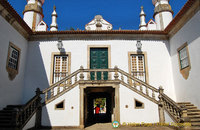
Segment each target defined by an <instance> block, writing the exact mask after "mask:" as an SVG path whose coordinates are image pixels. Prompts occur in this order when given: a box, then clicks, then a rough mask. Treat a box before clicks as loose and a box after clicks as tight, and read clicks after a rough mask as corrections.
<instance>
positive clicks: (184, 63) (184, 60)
mask: <svg viewBox="0 0 200 130" xmlns="http://www.w3.org/2000/svg"><path fill="white" fill-rule="evenodd" d="M186 47H187V46H184V47H183V48H181V49H180V50H179V51H178V54H179V62H180V68H181V69H184V68H186V67H188V66H189V65H190V64H189V59H188V52H187V48H186Z"/></svg>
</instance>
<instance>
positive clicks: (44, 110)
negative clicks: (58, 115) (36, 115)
mask: <svg viewBox="0 0 200 130" xmlns="http://www.w3.org/2000/svg"><path fill="white" fill-rule="evenodd" d="M41 125H42V126H43V127H48V128H51V126H52V124H51V121H50V119H49V113H48V110H47V107H46V105H44V106H43V107H42V119H41Z"/></svg>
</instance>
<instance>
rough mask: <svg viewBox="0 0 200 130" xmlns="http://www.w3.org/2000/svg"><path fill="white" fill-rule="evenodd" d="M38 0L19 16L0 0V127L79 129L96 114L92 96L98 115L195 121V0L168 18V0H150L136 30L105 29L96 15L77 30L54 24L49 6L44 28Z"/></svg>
mask: <svg viewBox="0 0 200 130" xmlns="http://www.w3.org/2000/svg"><path fill="white" fill-rule="evenodd" d="M46 2H48V1H46ZM43 3H44V0H27V5H26V6H25V9H24V12H23V15H24V17H23V18H21V17H20V16H19V14H18V13H17V12H16V11H15V10H14V9H13V7H12V6H11V5H10V4H9V3H8V1H7V0H1V1H0V45H1V47H0V59H1V61H0V129H1V128H9V127H11V128H19V129H28V128H32V127H36V128H39V127H47V128H54V127H70V128H71V127H80V128H84V127H87V126H88V125H90V124H94V123H97V122H98V121H99V120H98V119H96V118H97V117H95V114H94V100H95V99H97V98H105V99H106V113H105V114H104V115H102V116H101V117H99V118H101V119H102V120H103V121H104V122H113V121H118V122H119V123H120V124H122V123H127V122H135V123H142V122H145V123H156V122H160V123H164V122H166V123H167V122H177V123H184V122H190V123H191V124H192V127H194V128H197V129H198V128H200V110H198V108H200V96H199V93H200V85H199V84H200V83H199V81H200V74H199V73H200V69H199V65H200V58H199V56H200V24H199V23H200V11H199V9H200V1H199V0H188V1H187V3H186V4H185V5H184V7H183V8H182V9H181V10H180V11H179V13H178V14H177V15H176V16H175V17H174V18H173V11H172V8H171V6H170V2H169V0H153V4H154V6H155V9H154V16H153V19H151V20H150V21H149V22H148V23H146V20H145V16H146V14H145V12H144V10H145V9H143V7H141V13H140V14H138V15H140V26H139V30H122V29H119V30H113V26H114V25H112V23H109V21H106V20H105V19H104V18H103V17H102V16H101V15H96V16H95V17H94V19H93V20H92V21H91V22H89V21H88V22H89V23H88V24H87V23H86V25H85V30H68V31H59V30H58V26H59V25H58V24H57V16H58V14H57V13H56V8H55V7H54V10H53V13H52V23H51V25H49V27H50V29H49V30H48V26H47V24H46V23H45V21H43V17H44V15H43V11H42V6H43ZM10 112H12V113H10ZM13 113H14V114H13ZM6 114H7V116H5V115H6ZM9 114H10V115H9Z"/></svg>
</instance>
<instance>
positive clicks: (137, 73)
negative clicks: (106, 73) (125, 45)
mask: <svg viewBox="0 0 200 130" xmlns="http://www.w3.org/2000/svg"><path fill="white" fill-rule="evenodd" d="M144 58H145V57H144V55H143V54H131V75H133V76H134V77H136V78H138V79H140V80H142V81H144V82H146V72H145V59H144Z"/></svg>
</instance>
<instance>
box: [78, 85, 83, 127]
mask: <svg viewBox="0 0 200 130" xmlns="http://www.w3.org/2000/svg"><path fill="white" fill-rule="evenodd" d="M79 89H80V128H81V129H83V128H84V85H82V84H79Z"/></svg>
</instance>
